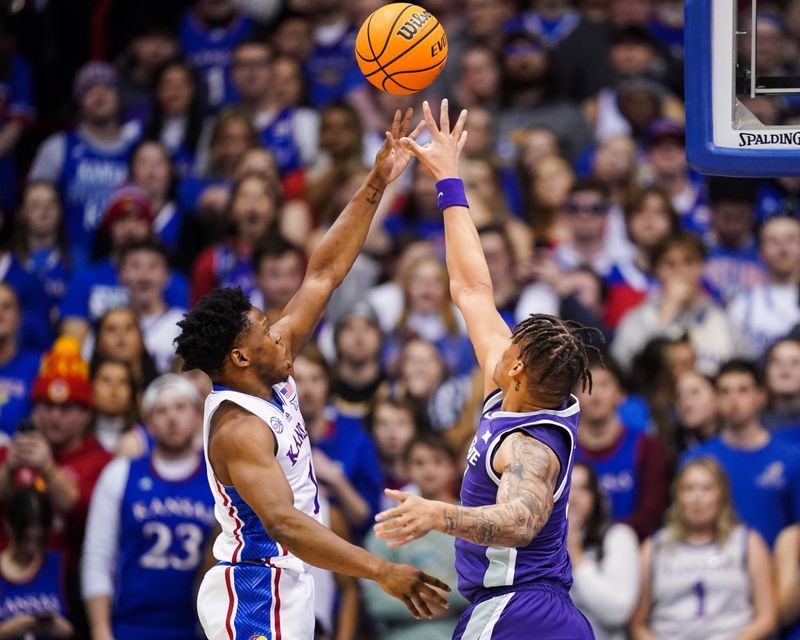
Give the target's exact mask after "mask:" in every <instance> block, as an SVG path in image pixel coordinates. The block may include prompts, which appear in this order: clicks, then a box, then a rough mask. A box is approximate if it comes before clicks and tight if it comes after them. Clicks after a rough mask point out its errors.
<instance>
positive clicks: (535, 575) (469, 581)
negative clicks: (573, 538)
mask: <svg viewBox="0 0 800 640" xmlns="http://www.w3.org/2000/svg"><path fill="white" fill-rule="evenodd" d="M502 402H503V396H502V393H501V392H500V390H497V391H495V392H494V393H492V394H490V395H489V397H488V398H487V399H486V402H485V403H484V405H483V413H482V415H481V420H480V423H479V425H478V431H477V433H476V435H475V438H474V439H473V441H472V444H471V445H470V448H469V452H468V453H467V470H466V473H465V474H464V482H463V484H462V486H461V503H462V504H463V505H464V506H465V507H481V506H484V505H490V504H495V503H496V502H497V487H498V486H499V484H500V478H499V477H498V476H497V474H496V473H495V472H494V469H493V468H492V461H493V459H494V454H495V452H496V451H497V448H498V447H499V445H500V443H501V442H502V441H503V438H505V437H506V436H508V435H509V434H510V433H512V432H515V431H520V432H523V433H525V434H527V435H530V436H532V437H534V438H536V439H537V440H539V441H540V442H543V443H544V444H546V445H547V446H548V447H550V448H551V449H552V450H553V452H554V453H555V454H556V456H558V459H559V461H560V462H561V470H560V472H559V475H558V482H557V484H556V492H555V496H554V497H555V505H554V506H553V511H552V513H551V514H550V518H549V519H548V521H547V524H545V526H544V527H542V530H541V531H540V532H539V533H538V534H537V536H536V537H535V538H534V539H533V540H532V541H531V543H530V544H529V545H528V546H526V547H519V548H510V547H484V546H481V545H478V544H474V543H472V542H467V541H466V540H462V539H460V538H457V539H456V571H457V572H458V590H459V591H460V592H461V593H462V594H463V595H464V597H465V598H467V599H468V600H469V601H470V602H475V601H476V600H479V599H480V598H481V596H482V595H485V591H486V590H487V589H492V588H496V587H510V586H518V585H525V584H529V583H535V582H537V581H546V582H550V583H553V582H555V583H559V584H561V585H563V587H564V588H565V589H566V590H569V588H570V586H571V585H572V567H571V565H570V561H569V556H568V554H567V497H568V496H569V488H570V476H571V474H572V461H573V452H574V450H575V443H576V441H577V439H578V420H579V418H580V405H579V404H578V399H577V398H576V397H575V396H570V397H569V399H568V400H567V401H566V402H564V404H563V405H562V406H561V407H560V408H559V409H547V410H543V411H533V412H530V413H514V412H511V411H501V410H500V405H501V403H502Z"/></svg>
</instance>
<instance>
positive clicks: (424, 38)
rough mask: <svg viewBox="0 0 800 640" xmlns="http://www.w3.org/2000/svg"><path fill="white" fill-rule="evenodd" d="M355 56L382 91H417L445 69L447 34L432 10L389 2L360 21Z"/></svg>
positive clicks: (397, 92)
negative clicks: (362, 22) (361, 22)
mask: <svg viewBox="0 0 800 640" xmlns="http://www.w3.org/2000/svg"><path fill="white" fill-rule="evenodd" d="M356 60H358V66H359V67H360V68H361V73H363V74H364V76H365V77H366V78H367V80H369V81H370V82H371V83H372V84H374V85H375V86H376V87H378V89H380V90H381V91H387V92H389V93H395V94H408V93H416V92H417V91H421V90H422V89H424V88H425V87H427V86H428V85H429V84H430V83H431V82H433V81H434V80H435V79H436V76H438V75H439V74H440V73H441V72H442V69H444V64H445V62H447V35H445V32H444V29H443V28H442V25H441V24H440V23H439V21H438V20H437V19H436V18H435V17H434V16H432V15H431V12H430V11H426V10H425V9H423V8H422V7H419V6H417V5H415V4H410V3H407V2H395V3H393V4H387V5H386V6H385V7H381V8H380V9H378V10H377V11H374V12H373V13H372V14H371V15H370V16H369V18H367V19H366V20H365V21H364V24H362V25H361V29H359V31H358V36H356Z"/></svg>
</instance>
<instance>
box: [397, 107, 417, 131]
mask: <svg viewBox="0 0 800 640" xmlns="http://www.w3.org/2000/svg"><path fill="white" fill-rule="evenodd" d="M413 115H414V108H413V107H408V108H407V109H406V112H405V114H404V115H403V119H402V121H401V122H400V131H399V133H398V135H399V136H400V137H402V136H404V135H406V134H407V133H408V128H409V127H410V126H411V118H412V117H413Z"/></svg>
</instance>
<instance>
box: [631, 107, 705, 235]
mask: <svg viewBox="0 0 800 640" xmlns="http://www.w3.org/2000/svg"><path fill="white" fill-rule="evenodd" d="M645 149H646V151H647V163H648V166H649V169H650V173H651V181H652V183H653V186H655V187H658V188H659V189H661V190H662V191H663V192H664V193H666V194H667V195H669V198H670V202H671V203H672V206H673V208H674V209H675V211H676V212H677V213H678V216H679V217H680V221H681V227H683V229H685V230H686V231H691V232H692V233H697V234H699V235H703V234H704V233H706V232H707V231H708V224H709V214H708V197H707V194H706V188H705V183H704V181H703V179H702V178H701V177H700V176H693V175H692V174H690V173H689V164H688V163H687V162H686V130H685V129H684V127H683V125H682V124H681V123H679V122H676V121H674V120H668V119H660V120H656V121H655V122H654V123H653V124H652V125H650V128H649V129H648V130H647V135H646V136H645Z"/></svg>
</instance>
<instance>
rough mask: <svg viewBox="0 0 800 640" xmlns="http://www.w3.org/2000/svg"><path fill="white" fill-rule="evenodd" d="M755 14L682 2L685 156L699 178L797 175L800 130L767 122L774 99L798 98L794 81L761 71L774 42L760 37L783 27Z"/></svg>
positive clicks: (723, 4)
mask: <svg viewBox="0 0 800 640" xmlns="http://www.w3.org/2000/svg"><path fill="white" fill-rule="evenodd" d="M762 8H763V6H760V5H759V1H758V0H687V2H686V33H685V81H686V154H687V156H688V159H689V163H690V164H691V165H692V167H693V168H694V169H695V170H697V171H699V172H700V173H704V174H710V175H722V176H739V177H770V176H791V175H800V124H787V123H786V122H780V121H775V119H774V118H772V117H771V114H773V113H775V112H777V110H776V109H775V108H774V104H775V102H776V101H778V100H783V99H786V97H787V96H791V95H799V94H800V77H795V76H781V75H778V74H776V73H774V71H772V72H765V71H764V69H763V67H764V66H765V64H764V62H763V61H764V60H765V59H767V58H768V53H769V52H768V48H769V47H770V46H771V45H774V44H775V43H774V42H773V41H772V39H767V38H765V37H763V33H764V32H766V29H767V28H770V27H774V28H776V29H783V28H784V27H783V25H781V24H778V21H776V20H775V18H774V17H772V16H770V15H769V14H768V13H765V12H762ZM768 21H771V24H770V23H769V22H768ZM759 31H761V32H762V38H761V49H759V37H758V34H759ZM771 105H772V106H771ZM756 114H759V116H760V117H759V116H757V115H756Z"/></svg>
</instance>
